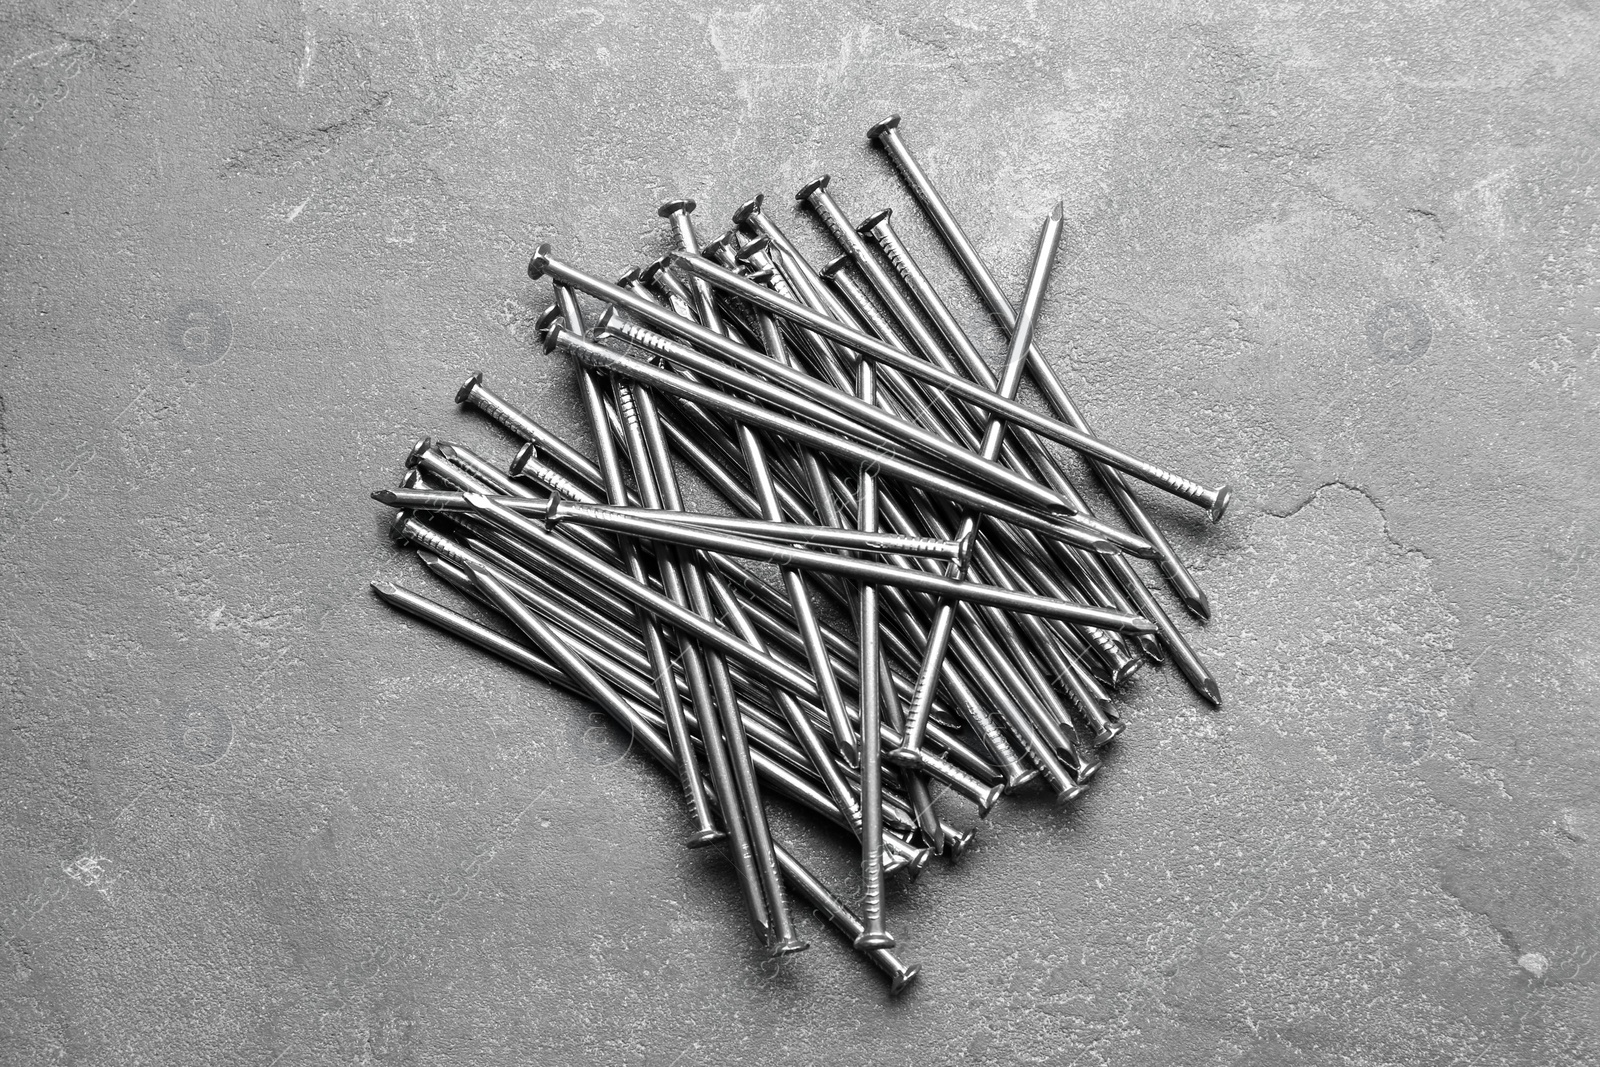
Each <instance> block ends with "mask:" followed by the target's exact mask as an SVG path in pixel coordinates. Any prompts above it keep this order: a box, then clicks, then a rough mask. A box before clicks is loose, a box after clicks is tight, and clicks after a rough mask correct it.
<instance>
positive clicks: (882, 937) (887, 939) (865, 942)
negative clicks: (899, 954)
mask: <svg viewBox="0 0 1600 1067" xmlns="http://www.w3.org/2000/svg"><path fill="white" fill-rule="evenodd" d="M855 948H856V951H858V952H860V951H865V950H866V949H872V948H894V935H893V934H891V933H887V932H886V933H881V934H872V933H867V932H865V931H863V932H862V934H861V936H860V937H858V938H856V940H855Z"/></svg>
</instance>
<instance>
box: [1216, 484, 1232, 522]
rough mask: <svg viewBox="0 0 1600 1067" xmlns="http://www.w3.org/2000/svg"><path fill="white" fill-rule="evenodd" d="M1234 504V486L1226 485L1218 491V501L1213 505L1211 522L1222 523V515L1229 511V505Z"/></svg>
mask: <svg viewBox="0 0 1600 1067" xmlns="http://www.w3.org/2000/svg"><path fill="white" fill-rule="evenodd" d="M1231 503H1233V486H1231V485H1225V486H1223V487H1222V488H1221V489H1218V490H1217V499H1216V501H1215V502H1213V503H1212V505H1211V521H1212V522H1220V521H1222V513H1223V512H1225V511H1227V510H1228V505H1229V504H1231Z"/></svg>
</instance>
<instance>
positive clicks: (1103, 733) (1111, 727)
mask: <svg viewBox="0 0 1600 1067" xmlns="http://www.w3.org/2000/svg"><path fill="white" fill-rule="evenodd" d="M1126 729H1127V726H1126V725H1125V724H1123V723H1120V722H1110V723H1106V725H1104V726H1102V727H1100V729H1099V730H1097V731H1095V735H1094V745H1095V747H1096V748H1099V747H1100V746H1101V745H1106V744H1110V743H1111V742H1112V741H1115V740H1116V739H1117V735H1118V734H1120V733H1122V731H1124V730H1126ZM1096 766H1097V767H1098V766H1099V765H1098V764H1096Z"/></svg>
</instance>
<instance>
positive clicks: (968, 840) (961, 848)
mask: <svg viewBox="0 0 1600 1067" xmlns="http://www.w3.org/2000/svg"><path fill="white" fill-rule="evenodd" d="M977 836H978V831H976V830H968V831H967V832H966V833H962V834H945V835H944V847H945V850H946V851H947V852H949V853H950V858H951V859H955V858H956V857H958V856H960V855H961V854H962V853H963V852H965V851H966V850H967V849H968V848H970V847H971V846H972V842H973V840H974V839H975V838H977Z"/></svg>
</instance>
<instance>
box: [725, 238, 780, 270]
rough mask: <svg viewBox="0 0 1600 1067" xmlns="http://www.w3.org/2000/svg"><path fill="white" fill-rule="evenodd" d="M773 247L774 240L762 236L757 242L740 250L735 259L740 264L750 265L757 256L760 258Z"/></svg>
mask: <svg viewBox="0 0 1600 1067" xmlns="http://www.w3.org/2000/svg"><path fill="white" fill-rule="evenodd" d="M771 245H772V238H770V237H768V236H767V235H766V234H762V235H761V236H760V237H757V238H756V239H755V240H753V241H751V242H750V243H749V244H747V245H745V246H744V247H743V248H741V249H739V251H738V252H736V253H735V254H734V257H733V258H734V259H737V260H738V261H739V262H740V263H748V262H750V260H752V259H753V258H755V257H756V256H759V255H761V254H762V253H763V252H765V251H766V250H767V249H768V248H770V247H771Z"/></svg>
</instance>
